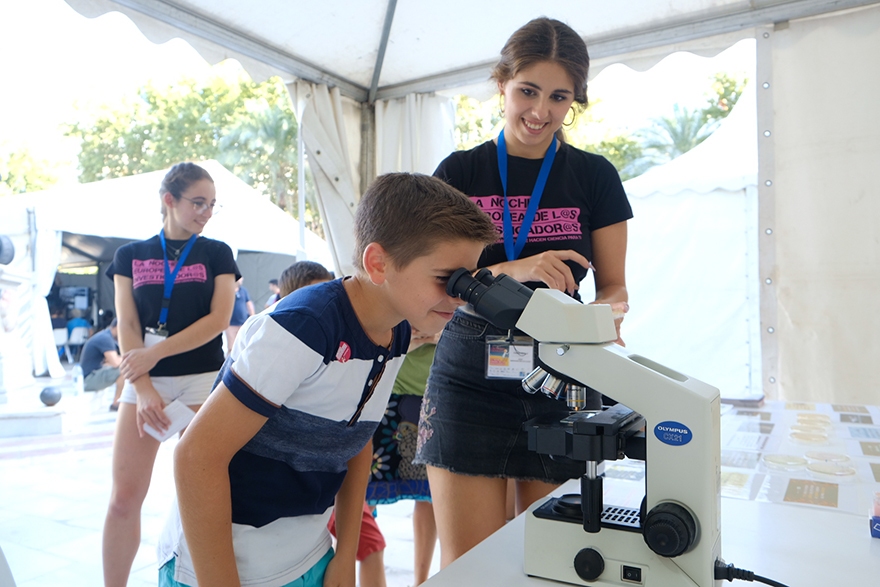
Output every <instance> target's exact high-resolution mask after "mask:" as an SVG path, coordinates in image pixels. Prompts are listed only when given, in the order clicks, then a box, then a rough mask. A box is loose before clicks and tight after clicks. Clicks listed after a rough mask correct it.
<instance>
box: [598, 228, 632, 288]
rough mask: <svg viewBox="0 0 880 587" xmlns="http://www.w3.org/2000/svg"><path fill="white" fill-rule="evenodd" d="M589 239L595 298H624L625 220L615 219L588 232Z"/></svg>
mask: <svg viewBox="0 0 880 587" xmlns="http://www.w3.org/2000/svg"><path fill="white" fill-rule="evenodd" d="M590 236H591V238H592V240H593V267H594V273H593V278H594V279H595V281H596V302H597V303H600V304H612V303H615V302H626V301H628V300H629V294H628V293H627V291H626V222H618V223H616V224H612V225H610V226H606V227H604V228H600V229H599V230H594V231H593V232H592V234H591V235H590Z"/></svg>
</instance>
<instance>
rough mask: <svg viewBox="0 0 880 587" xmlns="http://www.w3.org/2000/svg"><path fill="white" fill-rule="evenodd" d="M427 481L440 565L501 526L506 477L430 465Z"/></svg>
mask: <svg viewBox="0 0 880 587" xmlns="http://www.w3.org/2000/svg"><path fill="white" fill-rule="evenodd" d="M428 481H429V483H430V484H431V499H432V500H433V502H434V519H435V520H436V522H437V535H438V536H439V537H440V567H441V568H445V567H446V566H447V565H449V564H450V563H451V562H453V561H454V560H456V559H457V558H458V557H460V556H461V555H463V554H464V553H466V552H467V551H469V550H470V549H471V548H473V547H474V546H476V545H477V544H479V543H480V542H482V541H483V540H484V539H486V538H488V537H489V535H491V534H492V533H493V532H495V531H496V530H498V529H499V528H501V527H502V526H504V522H505V516H504V509H505V508H504V496H505V494H506V490H507V480H506V479H502V478H500V477H498V478H495V477H476V476H471V475H460V474H458V473H453V472H451V471H447V470H446V469H440V468H438V467H432V466H430V465H429V466H428Z"/></svg>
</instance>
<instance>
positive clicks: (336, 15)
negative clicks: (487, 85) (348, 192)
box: [66, 0, 876, 102]
mask: <svg viewBox="0 0 880 587" xmlns="http://www.w3.org/2000/svg"><path fill="white" fill-rule="evenodd" d="M66 1H67V3H68V4H70V5H71V6H72V7H73V8H74V9H76V10H77V11H79V12H80V13H82V14H84V15H86V16H97V15H99V14H103V13H105V12H108V11H119V12H122V13H124V14H126V15H128V16H129V17H130V18H131V19H132V20H133V21H134V22H135V24H137V26H138V27H139V28H140V29H141V31H142V32H143V33H144V35H145V36H146V37H147V38H149V39H150V40H152V41H154V42H157V43H159V42H165V41H167V40H169V39H170V38H173V37H181V38H183V39H185V40H187V41H188V42H190V44H192V45H193V46H194V47H195V48H196V49H197V50H199V52H201V53H202V55H203V56H204V57H205V58H206V59H207V60H208V61H209V62H212V63H213V62H216V61H219V60H222V59H224V58H228V57H232V58H236V59H238V60H239V61H241V62H242V64H243V65H244V66H245V68H246V69H247V70H248V71H249V72H250V73H251V75H252V76H253V77H254V78H256V79H261V78H264V77H267V76H269V75H276V74H279V75H281V76H282V77H285V78H287V79H288V80H290V79H291V78H292V77H296V78H299V79H303V80H306V81H310V82H314V83H322V84H326V85H328V86H331V87H338V88H339V89H340V91H341V92H342V94H343V95H344V96H347V97H350V98H353V99H354V100H356V101H358V102H368V101H369V102H373V101H374V100H385V99H390V98H398V97H402V96H405V95H407V94H410V93H415V92H433V91H439V90H444V89H455V88H461V87H465V86H469V85H472V84H477V83H483V82H485V80H486V79H487V78H488V74H489V70H490V69H491V67H492V65H493V64H494V63H495V61H496V60H497V57H498V52H499V50H500V48H501V47H502V45H503V44H504V42H505V40H506V39H507V37H508V36H509V35H510V34H511V33H512V32H513V31H514V30H516V29H517V28H518V27H519V26H521V25H522V24H523V23H525V22H526V21H528V20H529V19H531V18H535V17H539V16H549V17H551V18H558V19H560V20H563V21H565V22H567V23H568V24H569V25H570V26H571V27H572V28H574V29H575V30H576V31H577V32H578V33H580V34H581V35H582V36H583V37H584V38H585V39H587V42H588V46H589V48H590V54H591V56H592V58H593V60H594V68H593V69H594V72H593V73H594V74H595V73H597V72H598V70H599V69H601V67H602V66H603V65H604V64H609V63H613V62H620V61H625V62H626V63H627V64H629V65H631V66H633V67H635V68H641V69H644V68H647V67H650V66H651V65H653V64H654V63H656V62H657V61H659V60H660V59H662V58H663V57H665V56H666V55H667V54H669V53H671V52H673V51H679V50H691V51H694V52H697V53H702V54H706V55H708V54H712V55H714V54H715V53H717V52H719V51H722V50H724V49H726V48H727V47H729V46H730V45H731V44H733V41H735V40H737V39H738V38H743V37H746V36H751V33H750V32H749V31H748V29H750V28H751V27H754V26H756V25H765V24H770V23H778V22H782V21H786V20H789V19H794V18H803V17H807V16H812V15H816V14H821V13H824V12H830V11H836V10H843V9H846V8H849V7H853V6H860V5H864V4H871V3H873V2H876V0H837V1H835V2H828V1H827V0H789V1H784V0H782V1H781V0H677V1H676V2H674V3H670V2H656V1H655V0H631V1H629V2H625V3H615V2H603V1H602V0H559V1H556V2H553V3H550V4H547V3H535V2H528V1H522V0H507V1H505V2H472V1H469V0H448V1H446V2H421V1H419V0H400V1H398V0H334V1H333V2H290V1H288V0H261V1H259V2H240V1H238V0H66ZM624 56H625V57H624Z"/></svg>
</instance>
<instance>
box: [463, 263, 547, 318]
mask: <svg viewBox="0 0 880 587" xmlns="http://www.w3.org/2000/svg"><path fill="white" fill-rule="evenodd" d="M446 293H447V294H449V295H450V296H452V297H457V298H461V299H462V300H464V301H466V302H467V303H469V304H470V305H471V306H473V308H474V311H475V312H476V313H477V314H478V315H479V316H482V317H483V318H485V319H486V320H488V321H489V322H491V323H492V324H493V325H494V326H497V327H498V328H503V329H505V330H511V329H513V328H514V327H516V321H517V320H519V317H520V315H521V314H522V313H523V310H524V309H525V307H526V304H528V303H529V299H530V298H531V297H532V290H530V289H529V288H527V287H526V286H524V285H523V284H521V283H520V282H518V281H517V280H515V279H513V278H512V277H508V276H507V275H505V274H503V273H502V274H501V275H499V276H498V277H494V276H493V275H492V272H491V271H489V270H488V269H485V268H484V269H480V270H479V271H477V274H476V275H471V272H470V271H469V270H468V269H465V268H464V267H462V268H461V269H456V270H455V272H454V273H453V274H452V275H451V276H450V277H449V281H448V282H447V284H446Z"/></svg>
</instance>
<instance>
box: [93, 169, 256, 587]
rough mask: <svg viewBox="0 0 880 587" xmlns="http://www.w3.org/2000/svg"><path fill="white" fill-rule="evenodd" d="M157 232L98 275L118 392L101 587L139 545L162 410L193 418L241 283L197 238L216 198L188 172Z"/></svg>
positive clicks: (168, 186) (175, 172) (165, 198)
mask: <svg viewBox="0 0 880 587" xmlns="http://www.w3.org/2000/svg"><path fill="white" fill-rule="evenodd" d="M159 194H160V196H161V199H162V216H163V219H164V221H163V227H162V231H161V232H160V233H159V234H158V235H157V236H154V237H153V238H150V239H147V240H145V241H139V242H134V243H130V244H128V245H124V246H122V247H120V248H119V250H117V251H116V255H115V257H114V259H113V263H112V264H111V265H110V268H109V269H108V270H107V275H108V276H109V277H110V278H111V279H113V283H114V286H115V288H116V312H117V315H118V328H119V330H118V332H119V346H120V348H121V350H122V352H123V360H122V364H121V365H120V373H121V374H122V376H123V377H125V379H126V381H125V386H124V388H123V390H122V395H121V397H120V399H119V404H120V405H119V415H118V421H117V424H116V435H115V438H114V441H113V489H112V492H111V495H110V506H109V508H108V511H107V518H106V521H105V523H104V537H103V558H104V585H106V586H116V585H120V586H121V585H125V584H126V583H127V581H128V576H129V573H130V572H131V565H132V562H133V560H134V557H135V555H136V554H137V551H138V547H139V545H140V512H141V505H142V504H143V501H144V498H145V497H146V494H147V490H148V489H149V486H150V476H151V474H152V470H153V463H154V462H155V459H156V453H157V451H158V449H159V441H158V440H156V439H155V438H154V437H153V436H151V435H148V434H147V433H146V432H145V429H144V426H145V425H148V426H150V427H151V428H152V429H153V430H155V431H158V432H160V433H161V432H164V431H165V430H167V429H168V427H169V424H170V420H169V418H168V416H167V414H166V413H165V412H164V408H165V406H166V405H168V404H169V403H171V402H172V401H175V400H179V401H180V402H181V403H183V404H184V405H187V406H188V407H189V408H190V409H192V410H198V409H199V407H201V404H202V403H203V402H204V401H205V399H206V398H207V397H208V394H209V393H210V391H211V386H212V384H213V382H214V379H215V377H216V375H217V372H218V371H219V370H220V367H221V366H222V364H223V349H222V341H221V337H220V335H221V333H222V332H223V330H224V329H225V328H226V327H227V326H228V325H229V317H230V315H231V314H232V304H233V300H234V296H235V280H236V279H237V278H238V277H240V275H239V273H238V268H237V267H236V264H235V260H234V258H233V256H232V250H231V249H230V248H229V246H228V245H226V244H225V243H222V242H220V241H216V240H212V239H209V238H204V237H199V234H200V233H201V232H202V230H203V229H204V227H205V224H207V222H208V220H210V219H211V216H212V215H213V213H214V206H215V204H216V198H215V195H216V192H215V189H214V181H213V180H212V179H211V176H210V175H209V174H208V172H207V171H205V170H204V169H202V168H201V167H199V166H198V165H195V164H193V163H180V164H178V165H175V166H174V167H172V168H171V170H170V171H169V172H168V174H167V175H166V176H165V178H164V180H163V181H162V186H161V188H160V190H159Z"/></svg>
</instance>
